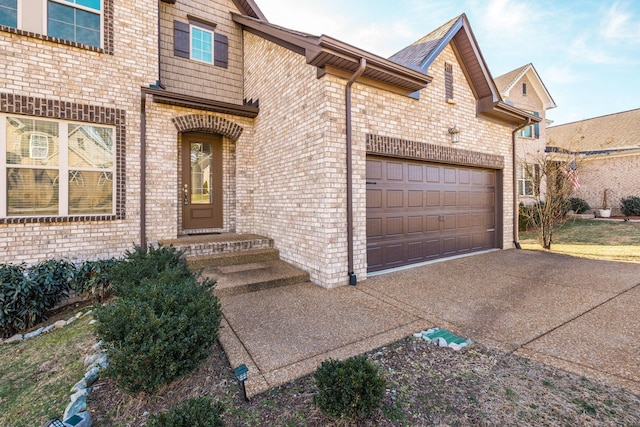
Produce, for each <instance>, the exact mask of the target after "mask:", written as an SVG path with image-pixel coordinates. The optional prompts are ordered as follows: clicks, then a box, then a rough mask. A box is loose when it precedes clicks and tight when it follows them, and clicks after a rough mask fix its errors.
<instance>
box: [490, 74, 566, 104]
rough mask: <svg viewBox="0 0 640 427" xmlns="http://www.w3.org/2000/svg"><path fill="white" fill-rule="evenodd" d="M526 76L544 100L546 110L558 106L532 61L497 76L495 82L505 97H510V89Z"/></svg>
mask: <svg viewBox="0 0 640 427" xmlns="http://www.w3.org/2000/svg"><path fill="white" fill-rule="evenodd" d="M524 76H527V78H528V79H529V82H531V84H532V86H533V89H534V90H535V92H536V94H537V95H538V97H539V98H540V99H541V100H542V105H543V106H544V109H545V110H548V109H550V108H555V107H557V105H556V103H555V101H554V100H553V98H552V97H551V94H550V93H549V91H548V90H547V87H546V86H545V85H544V83H543V82H542V79H541V78H540V75H539V74H538V72H537V71H536V68H535V67H534V66H533V64H531V63H529V64H526V65H523V66H522V67H519V68H516V69H515V70H511V71H509V72H508V73H506V74H503V75H501V76H498V77H496V78H495V83H496V86H497V87H498V90H499V91H500V94H501V95H502V96H503V97H505V98H508V97H509V91H510V90H511V89H513V88H514V87H515V86H516V85H517V84H518V83H519V82H520V80H521V79H522V78H523V77H524Z"/></svg>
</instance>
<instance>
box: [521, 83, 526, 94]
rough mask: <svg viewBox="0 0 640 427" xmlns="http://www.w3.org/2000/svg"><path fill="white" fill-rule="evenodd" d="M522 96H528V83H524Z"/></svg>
mask: <svg viewBox="0 0 640 427" xmlns="http://www.w3.org/2000/svg"><path fill="white" fill-rule="evenodd" d="M522 94H523V95H526V94H527V84H526V83H522Z"/></svg>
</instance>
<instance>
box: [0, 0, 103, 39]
mask: <svg viewBox="0 0 640 427" xmlns="http://www.w3.org/2000/svg"><path fill="white" fill-rule="evenodd" d="M110 1H112V0H104V1H103V0H43V1H27V0H0V25H4V26H6V27H11V28H16V29H18V30H22V31H24V32H26V33H29V35H32V34H37V35H41V37H42V36H45V37H53V38H57V39H61V40H66V41H69V42H75V43H78V44H80V45H85V46H93V47H97V48H101V47H103V37H102V35H103V33H104V27H105V4H104V2H110ZM109 4H110V3H109Z"/></svg>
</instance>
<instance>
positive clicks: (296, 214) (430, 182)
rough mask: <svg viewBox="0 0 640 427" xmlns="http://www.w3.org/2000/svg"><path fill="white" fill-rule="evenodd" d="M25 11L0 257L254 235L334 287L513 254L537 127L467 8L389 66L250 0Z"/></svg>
mask: <svg viewBox="0 0 640 427" xmlns="http://www.w3.org/2000/svg"><path fill="white" fill-rule="evenodd" d="M25 3H26V1H25V0H13V1H12V0H8V1H5V2H3V3H2V5H0V9H1V13H0V52H2V55H3V60H4V61H3V63H5V64H11V66H0V82H1V83H0V144H1V145H2V146H3V149H2V150H0V152H2V153H3V154H1V155H0V168H2V171H0V187H2V188H3V189H6V190H7V191H2V192H0V242H2V244H3V256H2V257H1V258H0V261H2V262H22V261H24V262H35V261H38V260H41V259H45V258H47V257H66V258H70V259H87V258H98V257H109V256H114V255H120V254H122V253H123V252H124V251H125V250H127V249H130V248H131V245H132V243H137V244H143V245H145V244H147V243H153V242H158V241H162V240H166V239H175V238H178V237H180V236H185V235H191V234H198V233H233V232H235V233H255V234H261V235H265V236H268V237H270V238H272V239H273V240H274V241H275V244H276V247H277V248H278V249H279V250H280V255H281V257H282V258H283V259H284V260H285V261H288V262H291V263H293V264H295V265H297V266H299V267H301V268H303V269H305V270H306V271H308V272H309V273H310V275H311V278H312V280H313V281H314V282H315V283H317V284H320V285H322V286H325V287H335V286H340V285H344V284H347V283H349V281H355V279H356V277H357V278H358V279H364V278H366V275H367V273H368V272H373V271H378V270H385V269H388V268H393V267H398V266H404V265H410V264H415V263H420V262H423V261H428V260H431V259H436V258H442V257H448V256H452V255H460V254H467V253H471V252H475V251H481V250H486V249H492V248H510V247H512V241H513V232H514V230H513V220H514V215H513V203H512V201H513V190H514V189H513V185H512V183H513V180H512V176H513V162H512V148H513V147H512V132H513V130H514V129H516V128H517V127H520V126H522V125H524V124H526V123H527V122H528V121H530V122H532V123H533V122H537V121H539V120H540V118H539V117H536V116H535V115H534V114H533V113H527V112H525V111H523V110H521V109H518V108H515V107H513V106H511V105H508V104H507V103H505V102H504V101H503V100H502V97H501V95H500V92H499V90H498V89H497V88H496V85H495V84H494V81H493V80H492V78H491V75H490V73H489V71H488V67H487V64H486V63H485V62H484V59H483V58H482V55H481V53H480V48H479V46H478V45H477V42H476V40H475V37H474V36H473V32H472V31H471V27H470V25H469V22H468V20H467V18H466V16H465V15H461V16H459V17H456V18H454V19H453V20H451V21H449V22H448V23H446V24H445V25H443V26H442V27H440V28H438V29H437V30H435V31H434V32H432V33H430V34H429V35H427V36H426V37H424V38H422V39H420V40H418V41H417V42H416V43H414V44H412V45H411V46H409V47H407V48H406V49H404V50H402V51H400V52H398V53H397V54H395V55H393V56H392V57H391V58H390V59H385V58H381V57H379V56H376V55H375V54H372V53H369V52H366V51H363V50H361V49H358V48H356V47H353V46H350V45H348V44H345V43H343V42H341V41H339V40H336V39H333V38H331V37H328V36H324V35H323V36H313V35H309V34H305V33H302V32H299V31H293V30H289V29H285V28H282V27H279V26H276V25H273V24H271V23H269V22H268V21H267V20H266V19H265V17H264V15H263V14H262V12H261V11H260V9H259V8H258V7H257V5H256V4H255V3H254V2H253V1H252V0H233V1H231V0H217V1H208V0H207V1H205V0H188V1H179V2H176V1H175V0H173V1H171V0H163V1H161V2H156V1H150V0H142V1H137V2H125V1H121V0H103V1H102V2H98V1H90V0H87V1H82V2H80V1H78V2H71V1H66V0H48V1H47V2H42V3H38V5H42V10H38V12H39V14H40V15H39V16H42V17H43V19H34V16H35V15H32V14H31V13H27V12H26V5H25ZM45 3H46V4H47V5H48V6H47V7H44V5H45ZM38 7H40V6H38ZM30 12H32V11H30Z"/></svg>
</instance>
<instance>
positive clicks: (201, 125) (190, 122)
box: [172, 114, 243, 142]
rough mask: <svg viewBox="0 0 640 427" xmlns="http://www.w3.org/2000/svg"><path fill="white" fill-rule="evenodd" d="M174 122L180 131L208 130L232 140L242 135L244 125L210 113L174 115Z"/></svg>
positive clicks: (207, 131)
mask: <svg viewBox="0 0 640 427" xmlns="http://www.w3.org/2000/svg"><path fill="white" fill-rule="evenodd" d="M172 120H173V124H174V125H175V126H176V128H177V129H178V132H180V133H182V132H206V133H215V134H220V135H224V136H226V137H228V138H229V139H230V140H231V141H234V142H235V141H237V140H238V138H240V135H242V131H243V129H242V126H240V125H238V124H236V123H234V122H232V121H230V120H227V119H224V118H222V117H218V116H211V115H208V114H187V115H186V116H180V117H174V118H173V119H172Z"/></svg>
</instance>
